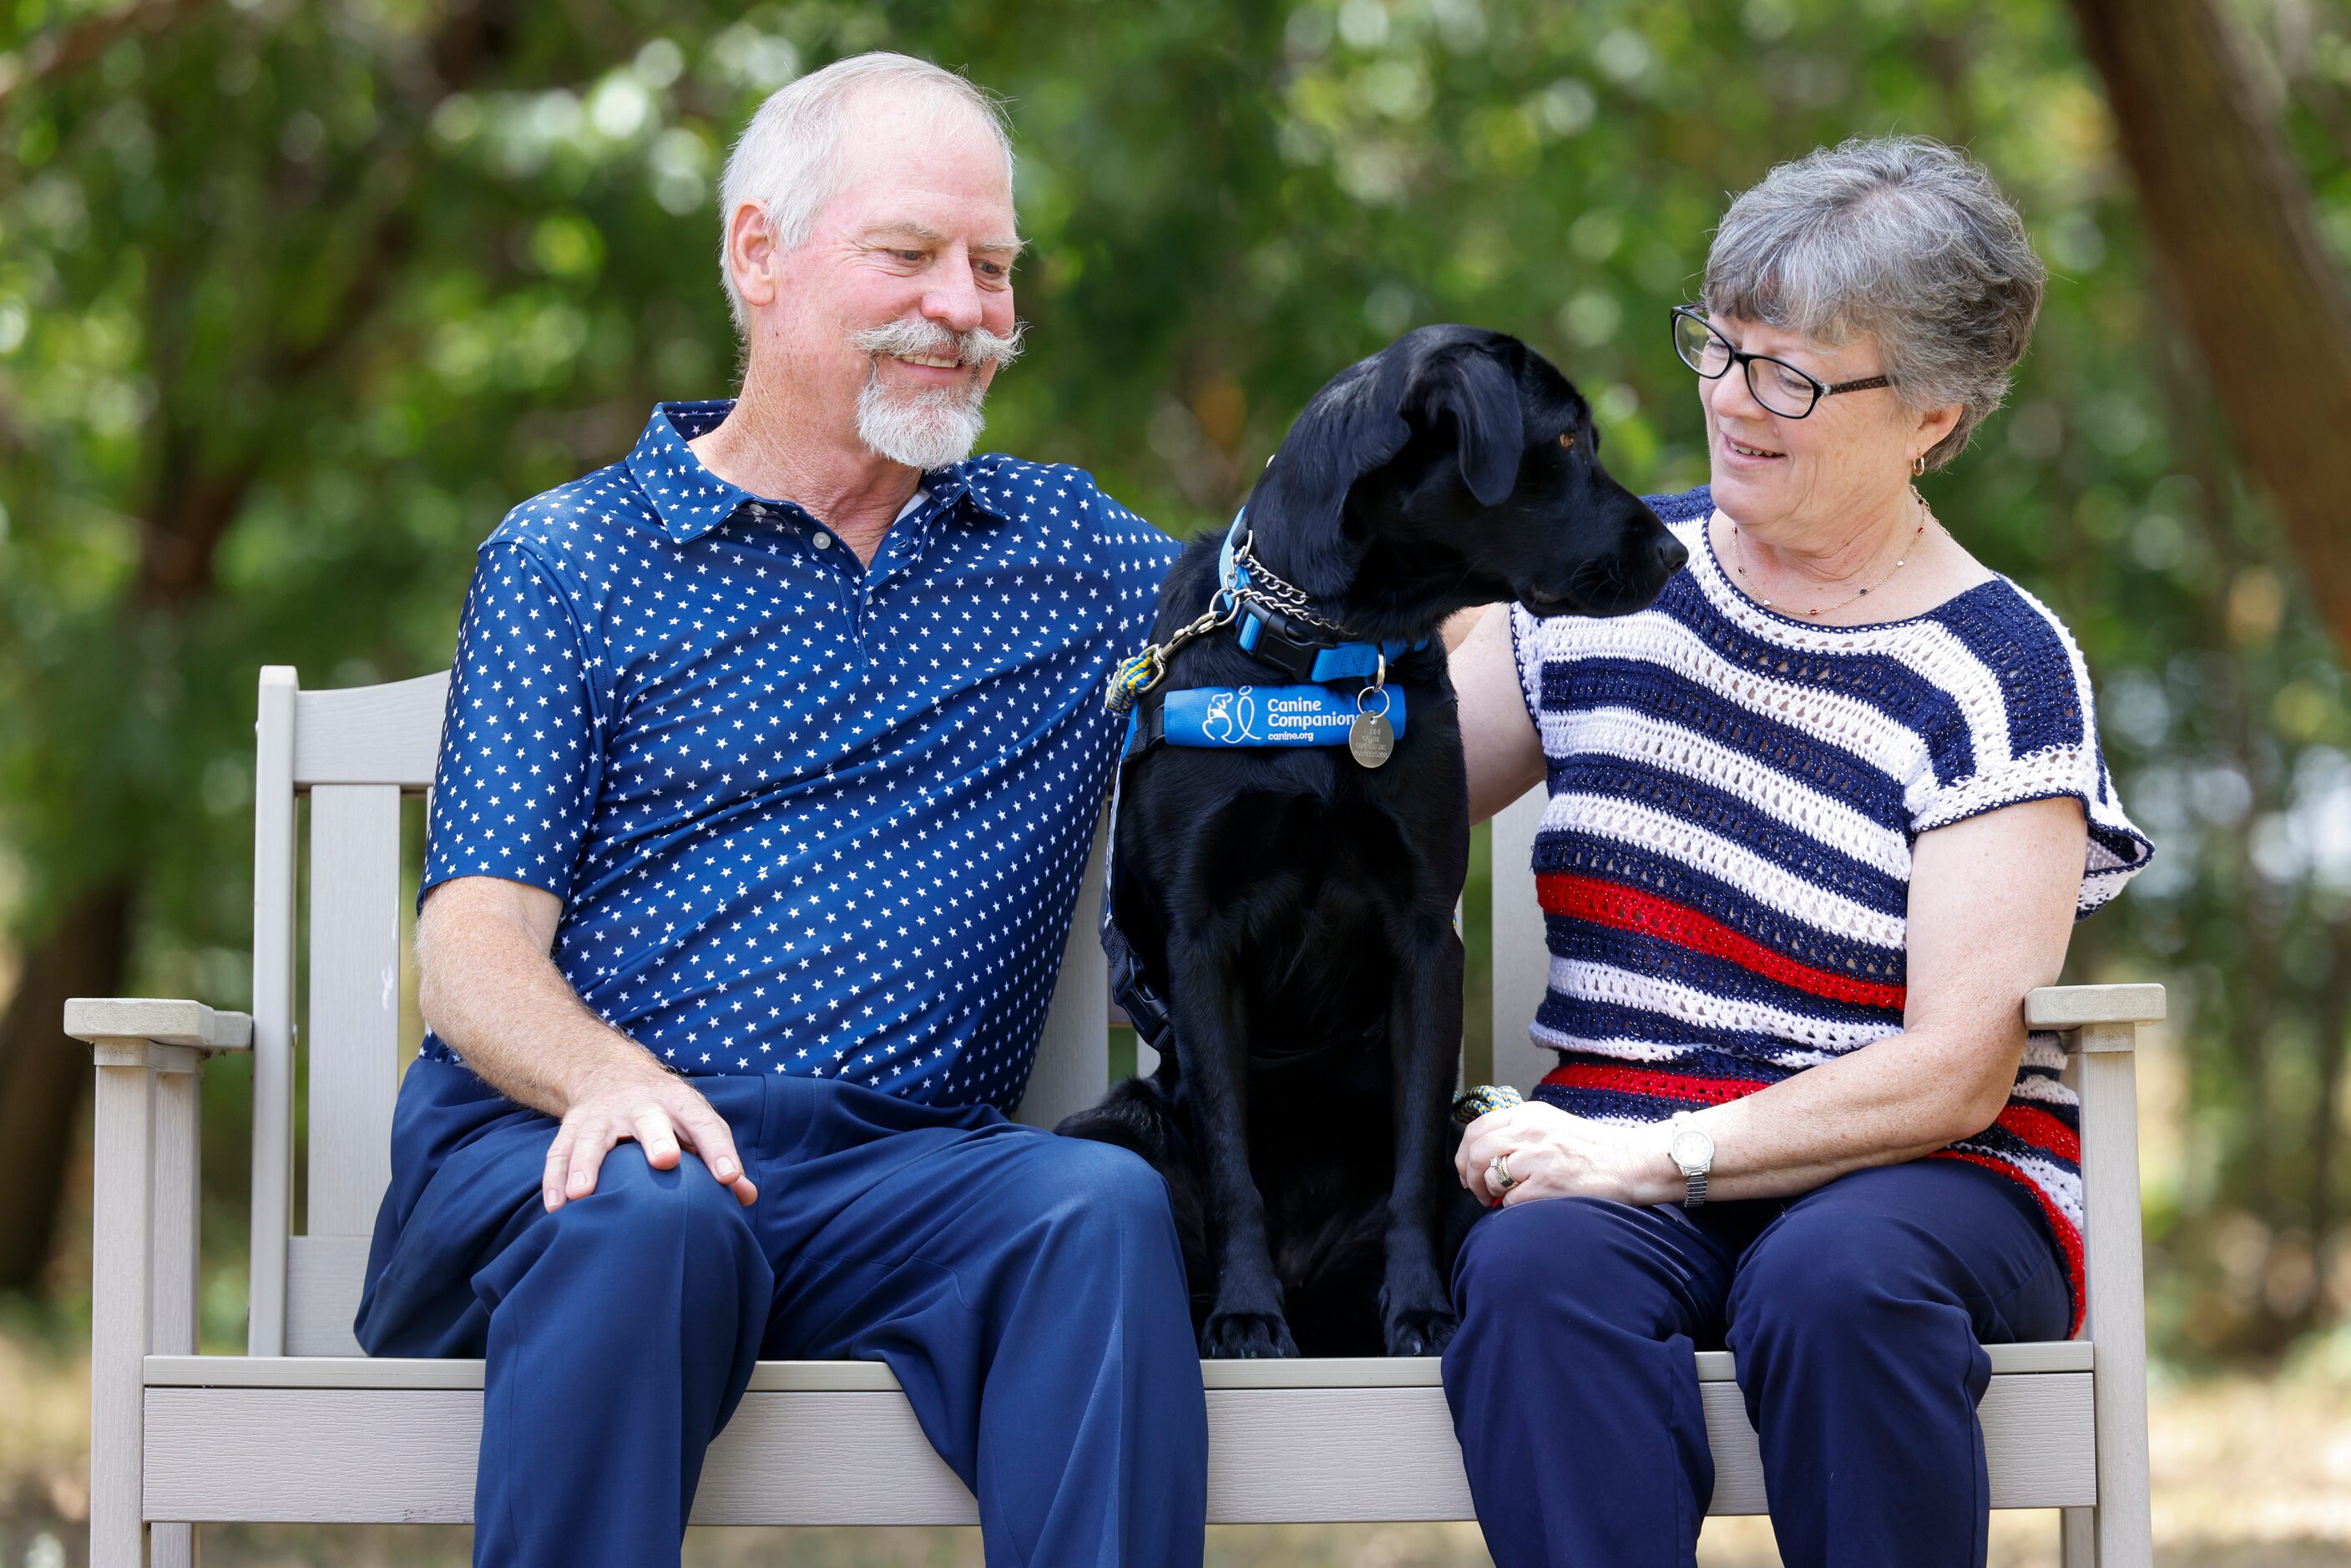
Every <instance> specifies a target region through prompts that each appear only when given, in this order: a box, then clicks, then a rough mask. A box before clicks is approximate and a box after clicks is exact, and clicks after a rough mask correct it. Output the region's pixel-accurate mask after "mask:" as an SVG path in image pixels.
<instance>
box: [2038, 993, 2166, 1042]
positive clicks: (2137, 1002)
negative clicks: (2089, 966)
mask: <svg viewBox="0 0 2351 1568" xmlns="http://www.w3.org/2000/svg"><path fill="white" fill-rule="evenodd" d="M2163 1019H2164V996H2163V988H2162V987H2161V986H2043V987H2041V988H2038V989H2036V990H2032V991H2028V992H2026V993H2025V998H2024V1027H2025V1028H2027V1029H2034V1030H2067V1031H2071V1030H2086V1029H2091V1028H2094V1027H2095V1026H2098V1025H2108V1026H2116V1027H2109V1028H2105V1029H2101V1030H2099V1031H2098V1033H2099V1040H2098V1043H2097V1045H2096V1046H2095V1049H2097V1050H2102V1051H2128V1050H2129V1049H2130V1048H2131V1043H2132V1034H2133V1032H2134V1026H2136V1025H2138V1024H2143V1023H2161V1022H2162V1021H2163ZM2077 1043H2078V1041H2077V1040H2073V1039H2069V1040H2067V1041H2066V1046H2065V1049H2066V1050H2068V1051H2072V1050H2074V1049H2075V1047H2076V1045H2077Z"/></svg>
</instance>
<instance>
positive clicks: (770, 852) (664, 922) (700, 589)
mask: <svg viewBox="0 0 2351 1568" xmlns="http://www.w3.org/2000/svg"><path fill="white" fill-rule="evenodd" d="M728 406H729V405H728V404H726V403H725V402H702V403H664V404H663V405H662V406H660V407H659V408H657V409H655V410H654V411H653V419H652V422H651V423H648V424H647V425H646V427H645V433H644V434H643V436H642V437H641V438H640V439H639V440H638V442H637V444H636V448H635V450H633V451H632V452H631V453H630V454H629V455H628V457H627V458H626V460H624V461H623V462H621V463H617V464H614V465H611V467H608V468H603V469H600V470H598V471H597V472H596V473H593V474H590V475H589V476H586V477H585V478H583V479H580V480H578V481H576V482H575V483H572V484H569V485H566V486H562V487H561V488H559V489H555V490H550V491H549V492H548V493H547V494H545V495H543V496H540V497H536V498H535V499H533V500H530V501H528V502H525V503H524V504H523V505H522V506H520V507H517V508H516V509H515V510H514V511H513V513H511V514H510V515H509V516H508V517H507V519H506V520H505V522H503V523H502V524H500V525H499V527H498V528H497V530H496V532H494V533H493V534H491V535H490V537H489V538H488V539H487V540H486V541H485V542H484V544H483V545H482V547H481V552H480V556H479V559H478V562H477V564H476V566H475V572H474V580H473V585H472V588H471V589H470V591H468V593H467V595H466V600H465V614H464V618H463V621H462V622H461V624H460V627H459V631H458V638H457V656H456V664H455V672H454V674H453V675H452V678H451V684H450V689H449V708H448V715H447V719H446V723H445V726H444V730H443V733H442V740H441V758H440V769H439V773H438V775H437V778H436V780H435V784H434V797H433V810H432V819H431V823H430V828H429V833H428V843H427V849H426V860H425V872H424V886H425V888H426V889H428V890H429V889H431V888H432V887H434V885H436V884H437V883H443V882H445V881H447V880H449V879H450V878H452V877H459V876H475V875H486V876H495V877H502V878H507V879H509V880H512V881H516V882H523V883H529V884H530V885H532V886H534V887H542V888H545V889H547V890H548V891H549V892H550V893H552V894H556V895H557V896H558V897H559V898H561V899H562V900H563V904H564V908H563V918H562V923H561V924H560V925H559V927H558V928H557V934H556V938H555V949H554V959H555V963H556V966H557V967H558V968H559V969H560V970H561V971H562V974H563V976H564V977H565V978H566V979H567V980H569V982H570V984H571V986H572V988H574V989H575V990H577V991H578V992H579V993H580V998H582V999H583V1000H584V1001H586V1003H587V1004H588V1006H589V1007H590V1009H593V1010H594V1011H595V1012H596V1013H597V1014H598V1015H599V1016H601V1017H602V1018H603V1019H606V1020H607V1021H609V1022H610V1023H611V1024H612V1025H613V1027H615V1028H616V1029H619V1030H622V1031H623V1032H625V1033H626V1034H628V1035H629V1036H630V1037H631V1038H632V1039H634V1040H637V1041H638V1042H639V1043H640V1044H642V1045H643V1046H644V1047H646V1048H647V1049H648V1050H650V1051H653V1053H654V1054H655V1055H656V1056H658V1057H660V1058H661V1060H662V1061H664V1062H667V1063H669V1064H670V1065H672V1066H674V1067H675V1068H678V1069H680V1070H681V1071H687V1072H697V1073H699V1072H796V1073H805V1074H807V1075H809V1076H810V1077H820V1078H848V1079H851V1080H852V1081H853V1082H858V1083H862V1084H867V1085H870V1086H872V1087H873V1088H877V1089H883V1090H886V1091H889V1092H893V1093H898V1094H904V1095H905V1096H906V1097H908V1098H909V1099H913V1100H917V1101H923V1102H926V1103H937V1104H967V1103H975V1102H979V1101H987V1102H989V1103H994V1104H996V1105H998V1106H999V1107H1001V1108H1002V1109H1004V1110H1006V1111H1010V1110H1011V1109H1012V1108H1013V1107H1014V1106H1015V1105H1016V1104H1017V1103H1019V1099H1020V1095H1021V1092H1022V1090H1023V1089H1024V1088H1025V1087H1026V1085H1027V1082H1028V1078H1029V1063H1030V1061H1031V1059H1032V1058H1033V1056H1034V1055H1035V1052H1036V1047H1037V1038H1038V1034H1039V1031H1040V1029H1041V1028H1042V1026H1043V1023H1044V1018H1045V1008H1046V1004H1047V1002H1048V1001H1049V1000H1050V998H1051V996H1052V990H1053V979H1054V975H1055V972H1056V970H1057V969H1058V967H1059V966H1060V963H1061V945H1062V939H1063V936H1064V934H1065V933H1066V931H1067V930H1068V928H1069V923H1070V917H1071V911H1072V909H1073V907H1074V905H1075V903H1076V899H1077V891H1078V883H1079V880H1080V878H1081V875H1082V873H1083V871H1084V867H1085V860H1086V852H1087V850H1088V847H1089V846H1090V844H1091V842H1092V838H1093V831H1094V821H1095V817H1096V810H1097V807H1098V805H1099V803H1100V801H1101V800H1102V793H1103V790H1104V788H1105V787H1106V785H1107V784H1108V782H1109V779H1110V769H1111V767H1112V764H1113V758H1114V756H1115V752H1116V747H1117V742H1118V729H1117V726H1116V725H1115V724H1114V723H1113V719H1112V716H1110V715H1109V714H1108V713H1107V712H1106V711H1104V709H1103V706H1102V688H1103V683H1104V680H1105V678H1106V677H1107V675H1108V674H1109V672H1110V669H1111V666H1112V665H1113V664H1114V663H1116V661H1117V660H1118V659H1119V658H1120V657H1121V656H1122V655H1123V654H1124V653H1130V652H1132V651H1133V650H1134V648H1135V647H1137V646H1139V645H1140V644H1141V643H1142V640H1143V639H1144V636H1145V635H1147V633H1148V632H1149V629H1150V625H1151V620H1152V612H1153V607H1154V603H1155V598H1156V595H1157V592H1158V588H1159V581H1160V579H1161V578H1162V577H1163V576H1164V575H1165V573H1166V570H1167V568H1168V567H1169V566H1170V565H1171V564H1172V563H1173V562H1174V560H1175V553H1176V548H1177V547H1176V546H1175V542H1174V541H1173V540H1171V539H1169V538H1167V537H1166V536H1165V535H1164V534H1161V533H1160V532H1158V531H1157V530H1156V529H1155V528H1152V527H1151V526H1150V525H1149V524H1147V523H1145V522H1144V521H1142V520H1141V519H1140V518H1138V517H1135V516H1134V514H1133V513H1131V512H1129V511H1127V510H1126V509H1125V508H1124V507H1121V506H1120V505H1119V504H1118V503H1117V502H1115V501H1113V500H1112V499H1111V498H1110V497H1108V496H1105V495H1103V494H1102V492H1101V491H1100V490H1099V489H1097V488H1095V486H1094V483H1093V480H1092V476H1089V475H1087V474H1086V473H1084V472H1083V471H1082V470H1080V469H1076V468H1070V467H1061V466H1050V467H1049V466H1043V465H1037V464H1030V463H1022V462H1018V461H1016V460H1014V459H1012V458H1009V457H1003V456H997V455H987V456H981V457H976V458H972V459H970V460H969V461H967V462H964V463H959V464H956V465H953V466H951V467H948V468H945V469H941V470H939V471H937V472H935V473H932V474H928V475H925V476H924V479H923V493H922V494H921V495H918V496H917V497H916V499H915V501H914V504H913V505H912V506H910V507H909V508H908V509H907V511H906V512H904V514H902V515H901V516H900V517H898V519H897V521H896V522H895V523H893V525H892V526H891V528H890V531H889V533H888V535H887V536H886V537H885V538H883V541H882V545H881V548H880V549H879V550H878V551H877V552H876V553H875V555H874V559H873V562H872V566H871V567H867V566H863V565H862V564H861V563H860V562H859V561H858V559H857V557H856V556H855V554H854V553H852V551H851V550H850V549H848V547H847V546H845V545H843V544H842V543H841V541H840V540H839V539H838V538H834V537H833V535H832V532H831V528H829V527H827V526H826V525H825V524H824V523H823V522H822V521H821V520H820V519H818V518H816V517H811V516H810V515H809V514H808V513H807V512H806V511H804V510H802V509H801V508H800V507H797V506H795V505H793V504H791V503H790V502H788V501H770V500H763V499H761V498H760V497H754V496H752V495H749V494H748V493H747V492H745V491H743V490H741V489H739V488H737V486H733V485H730V484H727V483H726V481H724V480H722V479H720V478H718V477H717V476H716V475H714V474H712V473H711V472H710V471H709V470H708V469H706V468H705V467H704V466H703V465H702V464H701V462H700V460H699V459H697V458H696V457H695V455H694V453H693V452H692V450H691V449H689V448H688V447H687V446H686V444H685V443H686V442H687V440H689V439H691V438H692V437H694V436H696V435H699V434H702V433H703V432H705V431H706V430H708V429H710V428H711V427H713V426H714V425H716V423H718V422H719V420H720V419H722V418H723V417H724V416H725V414H726V410H727V408H728ZM424 1050H425V1052H426V1054H427V1055H434V1056H439V1057H442V1058H444V1059H452V1058H453V1057H454V1053H453V1052H451V1051H449V1049H448V1047H447V1046H445V1045H444V1044H443V1043H442V1042H441V1041H440V1040H438V1039H436V1038H434V1037H433V1036H431V1035H427V1036H426V1037H425V1042H424Z"/></svg>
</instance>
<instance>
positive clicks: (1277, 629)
mask: <svg viewBox="0 0 2351 1568" xmlns="http://www.w3.org/2000/svg"><path fill="white" fill-rule="evenodd" d="M1248 540H1249V508H1248V507H1242V508H1241V509H1240V510H1239V511H1238V512H1237V513H1235V514H1234V516H1233V526H1232V527H1231V528H1227V529H1226V530H1225V542H1224V547H1223V548H1222V549H1219V550H1218V551H1217V584H1218V587H1219V591H1220V598H1221V600H1222V601H1223V602H1224V603H1226V604H1229V605H1230V606H1232V608H1233V609H1234V611H1235V612H1236V614H1235V616H1234V620H1233V640H1234V641H1235V642H1237V643H1239V644H1240V647H1241V652H1243V653H1251V654H1255V655H1257V656H1258V657H1259V658H1261V659H1264V660H1265V661H1266V662H1267V663H1268V664H1272V665H1274V666H1275V667H1277V668H1278V669H1280V671H1281V672H1282V673H1283V674H1287V675H1289V676H1290V677H1291V678H1292V679H1300V678H1302V679H1305V680H1309V681H1368V680H1370V679H1372V678H1373V677H1374V676H1375V675H1377V674H1379V673H1380V666H1381V664H1383V663H1387V664H1394V663H1395V661H1396V660H1398V659H1401V658H1403V657H1404V656H1405V654H1406V653H1414V652H1416V651H1417V650H1419V649H1422V648H1426V647H1427V646H1428V643H1427V642H1426V640H1423V641H1421V642H1418V643H1406V642H1404V641H1402V640H1401V639H1398V640H1395V641H1392V642H1386V643H1349V642H1342V643H1326V642H1324V641H1323V640H1322V636H1321V635H1318V634H1317V632H1316V630H1315V629H1313V628H1311V627H1301V625H1300V624H1299V622H1298V618H1297V616H1296V614H1295V610H1296V608H1297V607H1294V606H1293V607H1292V609H1293V613H1292V614H1288V615H1285V614H1283V613H1281V612H1280V610H1277V609H1275V608H1273V605H1272V602H1271V601H1272V599H1273V595H1272V594H1270V592H1269V591H1268V588H1269V586H1270V585H1266V584H1259V583H1254V582H1252V581H1251V580H1250V573H1249V562H1248V561H1247V560H1246V559H1243V556H1242V553H1241V552H1242V550H1243V549H1245V548H1246V546H1247V543H1248ZM1252 590H1254V592H1253V591H1252ZM1280 591H1281V592H1282V593H1283V594H1285V595H1290V596H1292V597H1295V598H1297V599H1299V600H1301V601H1302V600H1303V598H1304V596H1303V595H1302V594H1300V593H1298V591H1296V590H1295V589H1291V588H1290V587H1289V586H1288V585H1286V584H1282V585H1280Z"/></svg>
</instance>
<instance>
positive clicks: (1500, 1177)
mask: <svg viewBox="0 0 2351 1568" xmlns="http://www.w3.org/2000/svg"><path fill="white" fill-rule="evenodd" d="M1486 1185H1487V1186H1490V1187H1492V1188H1493V1189H1494V1190H1495V1191H1496V1192H1508V1191H1510V1189H1511V1188H1512V1187H1514V1186H1518V1185H1519V1178H1518V1177H1516V1176H1512V1175H1511V1174H1510V1155H1495V1156H1494V1157H1493V1158H1492V1159H1490V1160H1488V1161H1487V1162H1486Z"/></svg>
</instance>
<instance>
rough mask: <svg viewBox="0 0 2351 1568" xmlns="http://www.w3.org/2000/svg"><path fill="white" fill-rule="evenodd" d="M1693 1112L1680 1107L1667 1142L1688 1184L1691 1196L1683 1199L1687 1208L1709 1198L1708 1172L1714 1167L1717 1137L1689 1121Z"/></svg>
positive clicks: (1667, 1150) (1693, 1206)
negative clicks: (1671, 1134) (1712, 1136)
mask: <svg viewBox="0 0 2351 1568" xmlns="http://www.w3.org/2000/svg"><path fill="white" fill-rule="evenodd" d="M1689 1119H1690V1113H1688V1112H1687V1111H1677V1112H1675V1113H1674V1119H1673V1136H1672V1138H1671V1139H1670V1140H1669V1141H1668V1142H1667V1145H1666V1153H1667V1154H1668V1155H1672V1156H1673V1161H1674V1164H1675V1166H1677V1167H1678V1168H1679V1169H1680V1171H1681V1173H1682V1180H1684V1181H1686V1182H1687V1183H1688V1184H1689V1196H1687V1197H1685V1198H1683V1199H1682V1207H1684V1208H1696V1207H1698V1205H1700V1204H1702V1203H1704V1202H1705V1201H1706V1173H1707V1172H1708V1171H1709V1170H1712V1169H1713V1168H1714V1140H1713V1139H1712V1138H1709V1137H1708V1136H1707V1135H1706V1130H1705V1129H1704V1128H1702V1127H1694V1126H1692V1125H1690V1124H1689Z"/></svg>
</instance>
